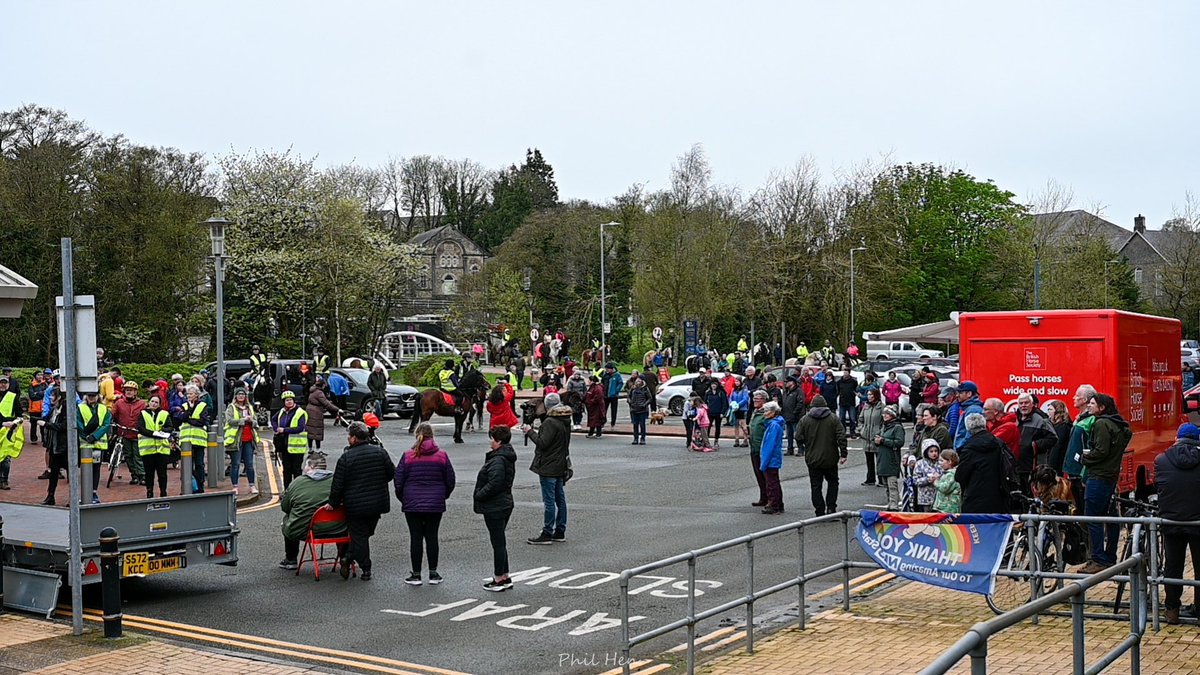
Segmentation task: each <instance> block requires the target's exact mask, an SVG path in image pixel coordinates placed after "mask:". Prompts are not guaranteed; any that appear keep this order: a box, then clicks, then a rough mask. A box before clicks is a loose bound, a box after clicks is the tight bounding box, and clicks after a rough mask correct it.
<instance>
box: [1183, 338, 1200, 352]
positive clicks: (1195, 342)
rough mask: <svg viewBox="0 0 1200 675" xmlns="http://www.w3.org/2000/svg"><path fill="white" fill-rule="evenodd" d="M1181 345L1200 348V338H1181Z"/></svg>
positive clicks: (1188, 347)
mask: <svg viewBox="0 0 1200 675" xmlns="http://www.w3.org/2000/svg"><path fill="white" fill-rule="evenodd" d="M1179 346H1180V347H1186V348H1187V349H1196V350H1200V340H1180V341H1179Z"/></svg>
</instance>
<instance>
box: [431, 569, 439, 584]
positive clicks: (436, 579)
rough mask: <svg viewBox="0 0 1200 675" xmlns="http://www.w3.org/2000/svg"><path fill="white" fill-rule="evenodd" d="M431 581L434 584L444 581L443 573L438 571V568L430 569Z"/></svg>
mask: <svg viewBox="0 0 1200 675" xmlns="http://www.w3.org/2000/svg"><path fill="white" fill-rule="evenodd" d="M429 583H431V584H433V585H434V586H436V585H438V584H440V583H442V575H440V574H438V573H437V570H429Z"/></svg>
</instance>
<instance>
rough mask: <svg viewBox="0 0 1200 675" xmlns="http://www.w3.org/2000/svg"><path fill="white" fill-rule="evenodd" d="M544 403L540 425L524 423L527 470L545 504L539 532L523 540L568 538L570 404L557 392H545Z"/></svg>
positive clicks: (544, 542)
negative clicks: (529, 459)
mask: <svg viewBox="0 0 1200 675" xmlns="http://www.w3.org/2000/svg"><path fill="white" fill-rule="evenodd" d="M618 377H619V376H618ZM545 405H546V419H545V420H543V421H542V426H541V428H540V429H534V428H533V427H530V426H526V427H525V435H526V436H528V437H529V440H531V441H533V447H534V450H533V463H532V464H530V465H529V470H530V471H532V472H534V473H536V474H537V475H538V480H539V482H540V483H541V487H542V504H543V506H544V507H545V517H544V518H543V521H542V531H541V533H540V534H539V535H538V536H536V537H530V538H529V539H528V540H526V541H527V542H528V543H530V544H536V545H547V544H553V543H556V542H565V541H566V540H567V494H566V490H565V487H566V484H567V481H568V480H570V478H571V476H572V474H573V472H572V470H571V406H569V405H562V404H561V400H560V399H559V396H558V394H546V397H545ZM589 421H590V420H589Z"/></svg>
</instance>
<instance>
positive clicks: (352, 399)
mask: <svg viewBox="0 0 1200 675" xmlns="http://www.w3.org/2000/svg"><path fill="white" fill-rule="evenodd" d="M330 372H334V373H338V374H340V375H341V376H342V377H344V378H346V380H348V381H349V382H350V396H349V397H348V398H347V399H346V409H347V410H349V411H351V412H358V410H359V408H360V407H361V406H362V402H363V400H364V399H366V398H367V397H369V396H370V395H371V390H370V388H369V387H367V377H369V376H370V375H371V371H369V370H366V369H363V368H331V369H330ZM419 395H420V392H418V391H417V390H416V389H414V388H413V387H410V386H408V385H405V384H388V386H387V400H386V401H384V403H383V414H384V415H389V414H392V415H398V416H400V417H411V416H412V414H413V410H415V409H416V406H417V396H419Z"/></svg>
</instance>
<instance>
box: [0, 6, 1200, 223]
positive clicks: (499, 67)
mask: <svg viewBox="0 0 1200 675" xmlns="http://www.w3.org/2000/svg"><path fill="white" fill-rule="evenodd" d="M4 15H5V16H4V18H5V20H4V24H5V27H4V29H3V32H2V33H0V109H3V110H10V109H13V108H15V107H17V106H19V105H21V104H24V103H38V104H41V105H46V106H52V107H55V108H61V109H64V110H66V111H67V112H68V113H69V114H70V115H72V116H73V117H76V118H81V119H84V120H86V121H87V122H88V123H89V124H90V125H91V126H92V127H93V128H94V129H96V130H98V131H101V132H104V133H109V134H113V133H121V134H124V135H126V136H127V137H129V138H130V139H131V140H133V141H135V142H137V143H142V144H147V145H163V146H173V147H177V148H180V149H184V150H194V151H202V152H205V153H209V154H211V155H216V154H221V153H226V152H229V151H230V150H231V149H232V150H238V151H245V150H247V149H251V148H262V149H266V148H273V149H285V148H287V147H289V146H290V147H292V148H294V149H295V151H296V152H298V153H300V154H302V155H304V156H310V157H311V156H316V157H317V158H318V163H319V164H321V165H330V164H338V163H343V162H359V163H363V164H367V165H377V164H380V163H382V162H383V161H385V160H386V159H387V158H388V157H389V156H408V155H414V154H432V155H444V156H446V157H451V158H461V157H469V158H471V159H474V160H476V161H478V162H481V163H482V164H484V165H486V166H488V167H491V168H500V167H503V166H506V165H508V164H511V163H515V162H519V161H520V160H521V159H522V158H523V156H524V152H525V148H527V147H538V148H541V150H542V152H543V153H544V155H545V157H546V159H547V160H548V161H549V162H550V163H551V164H552V165H553V166H554V169H555V174H556V177H557V180H558V185H559V190H560V193H561V196H562V197H563V198H586V199H591V200H596V201H604V200H607V199H609V198H611V197H613V196H615V195H617V194H620V193H622V192H624V191H625V190H626V189H627V188H628V187H629V186H630V185H631V184H633V183H646V184H647V187H648V188H650V189H659V188H662V187H665V186H666V184H667V179H668V174H669V169H670V165H671V162H672V161H673V160H674V158H675V157H676V156H678V155H680V154H681V153H683V152H685V151H686V150H687V149H688V148H689V147H690V146H691V145H692V144H694V143H701V144H703V146H704V148H705V150H706V151H707V153H708V155H709V158H710V161H711V163H712V165H713V168H714V173H715V179H716V180H717V181H718V182H721V183H725V184H731V185H737V186H740V187H741V188H742V189H744V190H746V191H751V190H753V189H754V188H755V187H756V186H758V185H760V184H762V183H763V181H764V179H765V178H766V176H767V174H768V173H769V172H770V171H771V170H772V169H778V168H786V167H788V166H790V165H792V164H793V163H795V162H796V161H797V160H798V159H800V158H802V157H805V156H808V157H811V158H812V159H813V160H814V161H815V162H816V163H817V164H818V166H820V167H821V169H822V171H823V172H824V173H825V174H826V175H827V176H832V175H833V174H834V173H835V172H837V171H838V170H842V169H847V168H850V167H852V166H854V165H856V164H859V163H861V162H863V161H865V160H877V159H879V158H880V157H881V156H884V155H887V156H889V157H890V158H891V159H892V160H893V161H898V162H909V161H911V162H937V163H944V164H952V165H955V166H958V167H961V168H963V169H965V170H967V171H969V172H971V173H972V174H974V175H975V176H977V177H980V178H989V179H993V180H994V181H995V182H996V183H997V184H998V185H1000V186H1001V187H1004V188H1006V189H1009V190H1012V191H1013V192H1016V193H1017V195H1018V198H1020V199H1022V200H1026V199H1028V198H1030V196H1031V195H1033V194H1034V193H1036V192H1038V191H1039V190H1041V189H1042V188H1043V187H1044V186H1045V184H1046V181H1047V180H1048V179H1054V180H1056V181H1058V182H1059V183H1061V184H1064V185H1066V186H1069V187H1071V188H1072V189H1073V191H1074V193H1075V196H1076V201H1077V205H1078V206H1081V207H1089V206H1091V205H1093V204H1097V203H1099V204H1101V205H1103V206H1104V207H1105V209H1104V212H1105V215H1106V217H1108V218H1109V219H1110V220H1112V221H1114V222H1117V223H1119V224H1121V225H1124V226H1126V227H1130V226H1131V225H1132V222H1133V217H1134V215H1136V214H1137V213H1139V212H1141V213H1145V214H1146V216H1147V217H1148V220H1149V222H1150V224H1151V226H1152V227H1157V226H1158V225H1159V224H1161V223H1162V221H1164V220H1165V219H1167V218H1169V217H1170V216H1171V215H1172V210H1173V208H1181V207H1182V206H1183V201H1184V197H1185V195H1186V193H1187V192H1188V191H1193V192H1196V193H1198V195H1200V161H1197V160H1198V158H1200V152H1198V150H1200V140H1198V139H1200V131H1198V128H1197V123H1196V120H1197V111H1196V109H1197V105H1196V104H1197V97H1198V95H1197V86H1196V85H1197V78H1196V68H1197V66H1198V65H1200V61H1198V59H1197V58H1196V57H1197V56H1198V51H1200V47H1198V46H1197V45H1200V41H1197V40H1196V31H1197V28H1198V27H1200V22H1198V21H1197V19H1198V18H1200V3H1195V2H1187V1H1179V2H1153V3H1131V2H1120V3H1118V2H1097V1H1092V2H1048V1H1046V0H1038V1H1029V2H1023V1H1017V0H1005V1H1003V2H986V3H985V2H961V1H954V2H916V1H914V2H894V1H887V2H858V1H856V2H803V3H802V2H775V3H770V2H732V1H729V2H699V1H696V0H690V1H678V2H666V1H654V0H641V1H640V2H620V1H615V0H606V1H605V2H591V3H584V2H563V1H559V2H540V3H533V2H518V1H515V0H510V1H508V2H494V1H493V2H465V1H455V2H431V1H428V0H426V1H424V2H400V1H395V2H353V1H346V2H330V1H328V0H325V1H323V2H265V1H253V2H250V1H234V2H220V1H207V2H203V3H201V2H191V3H184V2H102V1H96V2H87V3H84V2H54V1H39V2H33V1H32V0H29V1H24V2H12V3H6V5H5V12H4Z"/></svg>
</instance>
